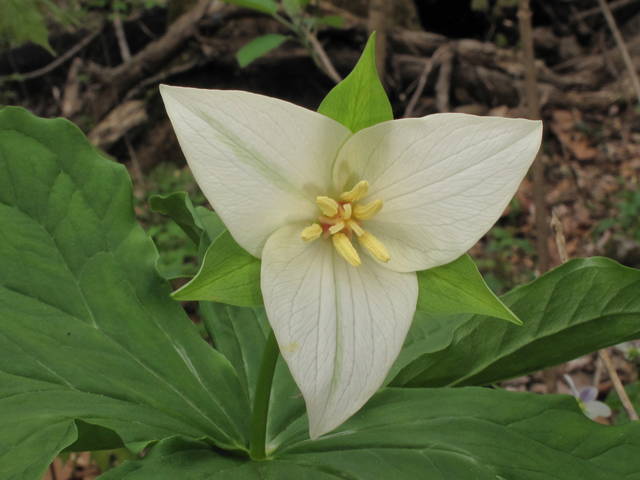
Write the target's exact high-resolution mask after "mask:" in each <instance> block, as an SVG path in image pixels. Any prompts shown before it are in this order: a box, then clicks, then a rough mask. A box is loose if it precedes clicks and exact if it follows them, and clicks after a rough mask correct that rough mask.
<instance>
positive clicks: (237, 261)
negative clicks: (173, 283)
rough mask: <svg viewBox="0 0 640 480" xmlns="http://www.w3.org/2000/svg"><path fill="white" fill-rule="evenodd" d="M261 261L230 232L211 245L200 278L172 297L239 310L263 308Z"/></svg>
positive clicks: (194, 279)
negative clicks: (245, 248)
mask: <svg viewBox="0 0 640 480" xmlns="http://www.w3.org/2000/svg"><path fill="white" fill-rule="evenodd" d="M260 266H261V262H260V259H258V258H256V257H254V256H253V255H251V254H249V253H248V252H247V251H246V250H244V249H243V248H242V247H241V246H240V245H238V243H237V242H236V241H235V240H234V239H233V237H232V236H231V234H230V233H229V231H228V230H226V231H224V232H223V233H222V234H221V235H220V236H219V237H218V238H216V239H215V241H214V242H213V243H212V244H211V246H210V247H209V249H208V250H207V253H206V254H205V257H204V261H203V263H202V267H201V268H200V271H199V272H198V274H197V275H196V276H195V277H194V278H193V280H191V281H190V282H189V283H187V284H186V285H185V286H184V287H182V288H181V289H179V290H176V291H175V292H174V293H173V294H172V296H173V298H175V299H176V300H207V301H210V302H211V301H214V302H221V303H227V304H229V305H235V306H238V307H256V306H259V305H262V303H263V301H262V291H261V290H260Z"/></svg>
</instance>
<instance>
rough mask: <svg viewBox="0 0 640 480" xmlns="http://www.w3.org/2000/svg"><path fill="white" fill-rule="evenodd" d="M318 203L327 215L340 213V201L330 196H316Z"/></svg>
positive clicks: (331, 215)
mask: <svg viewBox="0 0 640 480" xmlns="http://www.w3.org/2000/svg"><path fill="white" fill-rule="evenodd" d="M316 205H318V207H320V210H322V213H323V214H324V215H326V216H327V217H333V216H335V215H337V214H338V202H336V201H335V200H334V199H333V198H329V197H316Z"/></svg>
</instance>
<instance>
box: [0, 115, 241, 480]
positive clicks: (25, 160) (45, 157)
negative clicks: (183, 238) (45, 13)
mask: <svg viewBox="0 0 640 480" xmlns="http://www.w3.org/2000/svg"><path fill="white" fill-rule="evenodd" d="M0 225H2V234H1V235H0V259H1V264H2V268H0V352H2V355H0V425H2V428H1V429H0V478H2V479H3V480H31V479H33V480H39V479H40V478H41V477H42V475H43V472H44V470H45V468H46V466H47V465H48V463H50V462H51V460H52V459H53V458H54V457H55V455H56V454H57V453H58V452H60V451H62V450H64V449H65V448H67V447H68V446H69V445H72V444H74V443H75V448H78V449H79V450H85V449H86V447H87V446H91V445H90V444H87V443H86V442H87V441H88V440H86V441H83V436H84V437H85V438H87V437H95V434H96V432H98V433H99V440H100V441H101V442H103V441H104V442H105V443H104V444H101V445H100V448H104V447H109V448H115V447H118V446H119V445H120V444H121V443H124V444H125V445H126V446H127V447H128V448H130V449H132V450H134V451H135V450H140V449H141V448H143V447H144V446H146V445H147V444H148V443H150V442H154V441H157V440H161V439H163V438H167V437H170V436H173V435H176V434H179V435H182V436H185V437H188V438H194V439H195V438H206V439H208V440H207V441H209V442H211V443H214V444H216V445H218V446H220V447H224V448H229V449H239V450H243V449H246V448H247V442H248V436H249V433H248V432H249V417H250V407H249V404H248V402H247V399H246V395H245V393H244V392H243V390H242V386H241V384H240V381H239V380H238V378H237V376H236V374H235V371H234V370H233V367H232V366H231V364H230V363H229V362H228V361H227V360H226V359H225V358H224V357H223V356H222V355H221V354H220V353H219V352H217V351H216V350H214V349H212V348H211V347H210V346H209V345H207V344H206V343H205V342H204V341H202V339H201V338H200V336H199V335H198V332H197V330H196V328H195V326H194V325H193V323H192V322H191V321H190V319H189V318H188V317H187V315H186V314H185V312H184V311H183V310H182V308H181V307H180V304H179V303H178V302H175V301H174V300H172V299H171V298H170V297H169V294H170V293H171V288H170V286H169V285H168V284H167V283H166V282H165V281H164V280H163V279H162V278H160V276H159V275H158V273H157V271H156V269H155V262H156V259H157V252H156V250H155V247H154V245H153V242H152V241H151V240H150V239H149V238H148V237H147V235H146V234H145V232H144V231H143V230H142V228H141V227H140V226H139V225H138V223H137V222H136V219H135V216H134V211H133V206H132V187H131V181H130V179H129V176H128V174H127V171H126V169H125V168H124V167H123V166H122V165H118V164H116V163H113V162H109V161H107V160H105V159H104V158H102V157H101V156H100V155H98V154H97V153H96V151H95V150H94V148H93V147H92V146H91V145H90V144H89V142H88V141H87V140H86V138H85V137H84V136H83V135H82V133H81V132H80V130H79V129H78V128H77V127H75V126H74V125H73V124H71V123H70V122H68V121H66V120H62V119H59V120H43V119H38V118H36V117H34V116H32V115H31V114H29V113H28V112H26V111H25V110H22V109H18V108H11V107H8V108H5V109H4V110H2V111H0ZM88 425H89V426H90V427H88ZM87 429H89V430H90V431H93V432H94V433H93V434H88V435H84V433H83V432H86V431H87ZM109 430H112V431H113V432H115V433H116V434H117V436H115V435H113V434H111V433H110V432H109ZM118 437H119V438H120V439H121V441H118V442H117V444H115V445H113V444H111V445H110V444H109V443H110V442H114V443H115V442H116V440H117V438H118ZM78 442H80V443H78Z"/></svg>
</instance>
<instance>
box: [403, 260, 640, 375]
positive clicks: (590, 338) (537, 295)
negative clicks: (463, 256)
mask: <svg viewBox="0 0 640 480" xmlns="http://www.w3.org/2000/svg"><path fill="white" fill-rule="evenodd" d="M501 300H502V301H503V303H504V304H505V305H506V306H507V307H509V308H510V309H511V310H512V311H513V312H514V313H515V314H516V315H517V316H518V317H519V318H520V319H522V321H523V324H524V325H523V326H521V327H520V326H516V325H512V324H509V323H500V322H496V321H495V319H492V318H490V317H487V316H482V315H462V316H460V318H458V319H457V320H456V321H458V322H460V323H461V325H460V326H459V327H458V328H457V329H456V330H455V332H454V337H453V340H452V342H451V344H450V345H449V346H448V347H447V348H445V349H443V350H440V351H437V352H433V353H425V354H423V355H420V356H419V357H417V358H416V359H415V360H414V361H412V362H411V363H410V364H408V365H407V366H405V367H404V368H403V369H402V370H401V371H400V372H399V373H398V375H397V376H396V377H395V378H394V379H393V381H392V382H391V385H393V386H406V387H420V386H429V387H443V386H465V385H488V384H491V383H495V382H499V381H502V380H506V379H509V378H514V377H519V376H522V375H526V374H528V373H531V372H535V371H538V370H542V369H545V368H549V367H552V366H554V365H558V364H561V363H564V362H567V361H569V360H572V359H574V358H577V357H580V356H582V355H586V354H587V353H590V352H593V351H595V350H598V349H600V348H604V347H608V346H610V345H615V344H618V343H621V342H624V341H628V340H633V339H636V338H639V337H640V271H638V270H635V269H632V268H627V267H623V266H621V265H619V264H618V263H616V262H614V261H613V260H609V259H606V258H597V257H596V258H589V259H576V260H572V261H570V262H568V263H566V264H564V265H562V266H561V267H558V268H556V269H555V270H553V271H551V272H549V273H547V274H545V275H543V276H541V277H540V278H538V279H536V280H535V281H533V282H531V283H530V284H528V285H526V286H523V287H519V288H516V289H515V290H513V291H511V292H509V293H507V294H506V295H503V296H502V297H501Z"/></svg>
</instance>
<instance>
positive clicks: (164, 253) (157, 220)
mask: <svg viewBox="0 0 640 480" xmlns="http://www.w3.org/2000/svg"><path fill="white" fill-rule="evenodd" d="M138 188H140V186H138ZM175 191H185V192H187V193H188V194H189V195H190V196H191V198H193V199H194V202H197V203H196V204H197V205H201V204H204V203H205V198H204V195H203V194H202V192H201V191H200V189H199V188H198V185H197V184H196V183H195V182H194V180H193V176H192V175H191V173H190V172H189V170H188V169H186V168H177V167H176V166H175V165H174V164H171V163H162V164H160V165H158V166H157V167H156V168H154V169H153V170H152V171H151V172H150V174H149V175H148V177H147V178H146V184H145V190H144V193H143V194H141V195H140V198H137V197H136V211H137V212H138V217H139V219H140V221H141V223H142V224H143V225H144V226H145V227H146V230H147V234H148V235H149V236H150V237H151V238H153V240H154V242H155V244H156V247H157V248H158V252H159V253H160V258H159V259H158V270H159V271H160V273H162V275H163V276H164V277H165V278H175V277H182V276H190V275H195V274H196V272H197V271H198V267H197V261H198V247H197V245H196V244H195V243H194V242H193V241H192V240H191V239H190V238H189V237H188V236H187V235H186V234H185V233H184V231H183V230H182V229H181V228H180V227H179V226H178V225H177V224H176V223H175V222H173V221H171V220H170V219H169V218H168V217H167V216H165V215H162V214H160V213H155V212H153V211H152V210H151V209H150V208H149V203H148V201H147V199H148V198H149V197H151V196H154V195H167V194H169V193H173V192H175Z"/></svg>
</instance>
